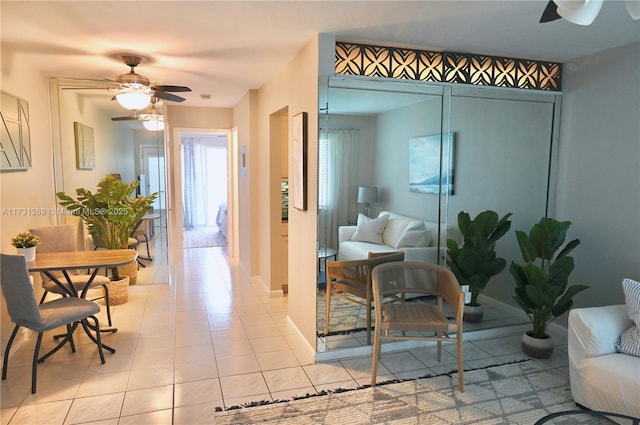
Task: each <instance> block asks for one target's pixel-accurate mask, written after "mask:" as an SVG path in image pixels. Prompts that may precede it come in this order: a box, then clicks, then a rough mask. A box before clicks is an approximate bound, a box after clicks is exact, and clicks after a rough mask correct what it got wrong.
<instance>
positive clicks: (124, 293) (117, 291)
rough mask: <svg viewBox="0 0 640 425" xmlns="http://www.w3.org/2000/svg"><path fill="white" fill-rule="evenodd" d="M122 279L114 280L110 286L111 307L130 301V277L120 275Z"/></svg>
mask: <svg viewBox="0 0 640 425" xmlns="http://www.w3.org/2000/svg"><path fill="white" fill-rule="evenodd" d="M120 277H121V279H120V280H112V281H111V283H110V284H109V306H110V307H112V306H114V305H120V304H124V303H126V302H127V301H129V276H125V275H120Z"/></svg>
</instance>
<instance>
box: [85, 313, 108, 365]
mask: <svg viewBox="0 0 640 425" xmlns="http://www.w3.org/2000/svg"><path fill="white" fill-rule="evenodd" d="M89 318H90V319H91V320H93V322H94V325H93V326H92V325H90V324H89V322H88V321H87V319H89ZM81 323H82V327H83V328H84V331H85V332H86V333H87V335H88V336H89V338H91V339H92V340H93V342H95V343H96V345H97V346H98V354H99V355H100V362H101V363H102V364H104V352H103V351H102V339H101V338H100V322H98V318H97V317H96V316H88V317H87V318H85V319H82V321H81ZM90 329H92V330H93V331H94V332H95V333H96V336H95V339H94V337H93V335H91V333H90V332H89V330H90Z"/></svg>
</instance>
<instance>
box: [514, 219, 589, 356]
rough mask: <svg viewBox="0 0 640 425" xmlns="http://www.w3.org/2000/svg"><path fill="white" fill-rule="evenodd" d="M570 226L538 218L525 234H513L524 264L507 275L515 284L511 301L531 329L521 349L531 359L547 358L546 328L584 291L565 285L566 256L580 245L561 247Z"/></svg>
mask: <svg viewBox="0 0 640 425" xmlns="http://www.w3.org/2000/svg"><path fill="white" fill-rule="evenodd" d="M570 225H571V222H570V221H562V222H561V221H558V220H555V219H553V218H542V219H541V220H540V221H539V222H538V223H537V224H535V225H534V226H533V227H532V228H531V231H530V232H529V234H526V233H525V232H523V231H520V230H518V231H516V237H517V239H518V245H519V246H520V252H521V254H522V259H523V261H524V263H523V264H516V263H515V262H512V263H511V267H510V272H511V275H512V276H513V279H514V281H515V284H516V287H515V295H514V296H513V298H514V300H515V301H516V302H517V303H518V305H519V306H520V308H522V310H523V311H524V312H525V314H526V315H527V316H528V317H529V320H531V324H532V326H533V328H532V329H531V330H529V331H526V332H525V333H524V335H523V336H522V349H523V350H524V352H525V353H527V354H528V355H530V356H532V357H537V358H546V357H549V356H550V355H551V353H552V352H553V343H552V342H551V338H550V337H549V335H548V334H547V326H548V325H549V323H551V321H553V320H554V319H555V318H556V317H558V316H560V315H561V314H563V313H565V312H566V311H568V310H569V308H571V306H572V305H573V300H572V298H573V296H574V295H576V294H577V293H579V292H581V291H584V290H585V289H587V288H588V286H586V285H572V286H568V281H569V275H570V274H571V272H572V271H573V268H574V261H573V257H570V256H569V255H568V254H569V253H570V252H571V251H573V249H574V248H575V247H577V246H578V245H579V244H580V240H579V239H574V240H572V241H570V242H568V243H567V244H566V245H564V247H563V244H564V242H565V238H566V235H567V230H568V229H569V226H570ZM558 250H560V252H558V254H557V255H556V252H557V251H558Z"/></svg>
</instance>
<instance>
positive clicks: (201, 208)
mask: <svg viewBox="0 0 640 425" xmlns="http://www.w3.org/2000/svg"><path fill="white" fill-rule="evenodd" d="M181 141H182V158H183V164H182V170H183V178H182V193H183V208H182V209H183V217H184V220H183V227H184V228H185V229H189V230H190V229H195V228H198V227H213V226H215V225H216V215H217V213H218V210H219V209H220V207H221V206H222V205H224V204H225V203H226V200H227V164H226V156H227V155H226V140H212V139H211V137H209V138H207V137H206V136H204V137H183V138H182V140H181Z"/></svg>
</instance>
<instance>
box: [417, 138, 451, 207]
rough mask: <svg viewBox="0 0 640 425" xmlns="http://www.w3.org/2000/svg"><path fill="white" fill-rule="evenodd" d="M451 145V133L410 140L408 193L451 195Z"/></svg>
mask: <svg viewBox="0 0 640 425" xmlns="http://www.w3.org/2000/svg"><path fill="white" fill-rule="evenodd" d="M441 141H442V144H441ZM454 146H455V136H454V133H448V134H443V135H440V134H435V135H433V136H422V137H414V138H412V139H410V140H409V190H410V191H411V192H416V193H435V194H437V193H442V194H448V195H453V181H454V179H453V177H454V173H453V172H454V169H453V165H454V161H453V159H454ZM441 153H442V162H441V161H440V159H441ZM441 172H442V176H441Z"/></svg>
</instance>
